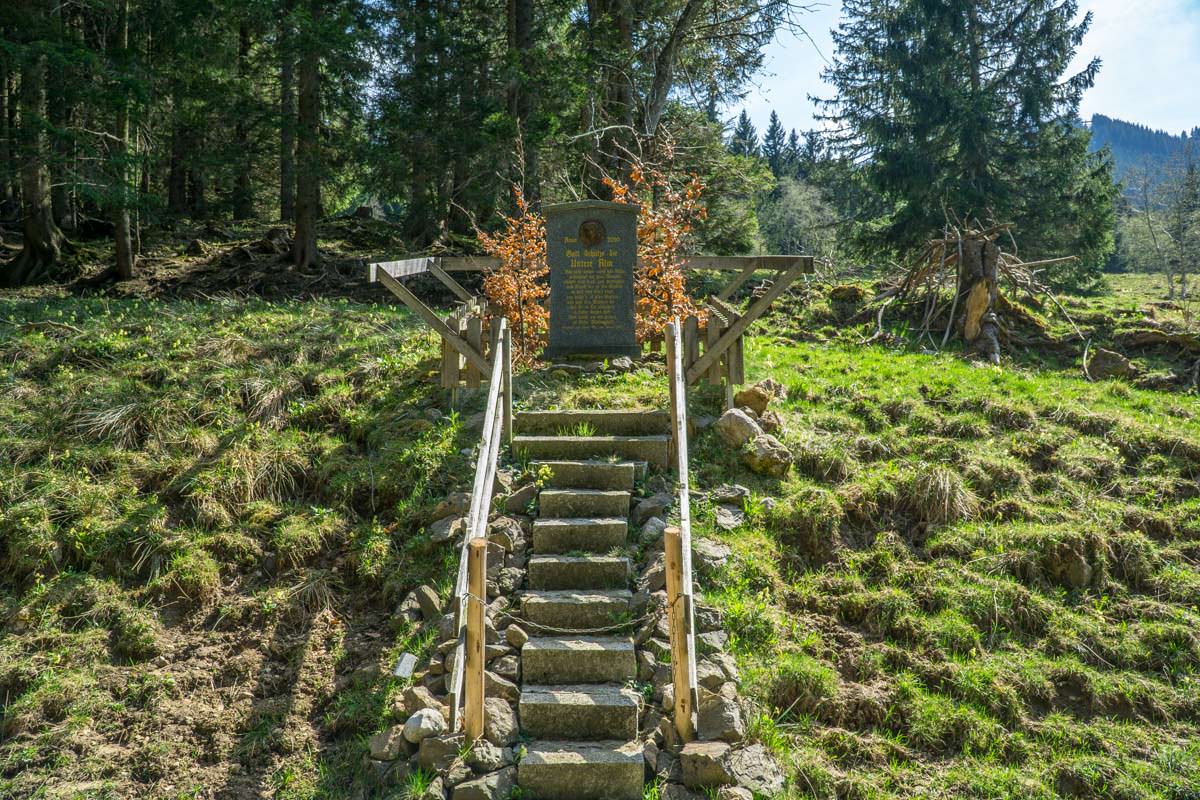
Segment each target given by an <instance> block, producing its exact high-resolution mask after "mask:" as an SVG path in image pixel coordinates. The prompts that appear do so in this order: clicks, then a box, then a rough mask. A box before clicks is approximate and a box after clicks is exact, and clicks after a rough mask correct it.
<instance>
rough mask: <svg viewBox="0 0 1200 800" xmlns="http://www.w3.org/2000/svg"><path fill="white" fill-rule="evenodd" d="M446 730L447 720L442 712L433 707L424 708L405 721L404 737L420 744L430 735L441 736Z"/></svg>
mask: <svg viewBox="0 0 1200 800" xmlns="http://www.w3.org/2000/svg"><path fill="white" fill-rule="evenodd" d="M445 732H446V720H445V718H444V717H442V712H440V711H436V710H434V709H432V708H422V709H421V710H420V711H418V712H417V713H415V714H413V715H412V716H411V717H409V718H408V722H405V723H404V738H405V739H407V740H408V741H410V742H412V743H413V744H420V743H421V741H422V740H424V739H427V738H429V737H430V736H439V735H441V734H443V733H445Z"/></svg>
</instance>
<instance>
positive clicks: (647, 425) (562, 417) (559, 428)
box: [513, 408, 671, 436]
mask: <svg viewBox="0 0 1200 800" xmlns="http://www.w3.org/2000/svg"><path fill="white" fill-rule="evenodd" d="M513 422H514V428H515V430H516V431H517V432H518V433H521V434H541V435H543V436H574V435H577V434H578V433H579V431H580V429H581V428H587V429H588V430H590V431H591V434H590V435H593V436H645V435H646V434H653V433H670V432H671V415H670V413H668V412H666V411H656V410H646V409H619V408H612V409H609V408H606V409H567V410H561V411H518V412H517V415H516V417H515V419H514V421H513Z"/></svg>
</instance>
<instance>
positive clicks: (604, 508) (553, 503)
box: [538, 489, 629, 519]
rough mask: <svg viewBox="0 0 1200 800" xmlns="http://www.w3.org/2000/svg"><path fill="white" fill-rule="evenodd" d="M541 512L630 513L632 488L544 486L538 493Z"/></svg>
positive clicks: (556, 515) (577, 514) (571, 514)
mask: <svg viewBox="0 0 1200 800" xmlns="http://www.w3.org/2000/svg"><path fill="white" fill-rule="evenodd" d="M538 516H539V517H544V518H560V519H561V518H563V517H628V516H629V492H623V491H619V490H615V491H614V490H606V489H543V490H542V491H541V493H540V494H538Z"/></svg>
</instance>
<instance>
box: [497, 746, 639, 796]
mask: <svg viewBox="0 0 1200 800" xmlns="http://www.w3.org/2000/svg"><path fill="white" fill-rule="evenodd" d="M644 771H645V766H644V764H643V755H642V745H641V743H639V742H619V741H612V742H553V741H535V742H532V743H530V745H529V746H528V748H527V749H526V751H525V755H524V757H522V758H521V763H520V764H519V765H518V766H517V785H519V786H520V787H521V796H522V798H528V800H641V798H642V777H643V773H644Z"/></svg>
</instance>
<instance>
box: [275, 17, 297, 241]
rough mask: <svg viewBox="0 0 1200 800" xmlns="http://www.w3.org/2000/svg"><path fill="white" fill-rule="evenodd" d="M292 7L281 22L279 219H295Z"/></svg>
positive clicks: (294, 69) (294, 58) (287, 220)
mask: <svg viewBox="0 0 1200 800" xmlns="http://www.w3.org/2000/svg"><path fill="white" fill-rule="evenodd" d="M292 41H293V34H292V18H291V3H285V4H284V10H283V16H282V18H281V19H280V22H279V218H280V219H281V220H282V221H284V222H291V221H292V220H294V219H295V218H296V55H295V52H294V50H293V47H292Z"/></svg>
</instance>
